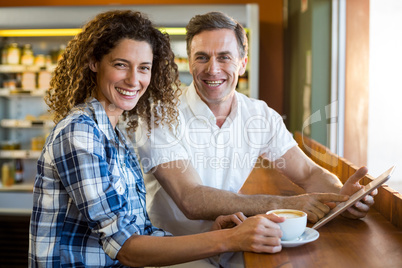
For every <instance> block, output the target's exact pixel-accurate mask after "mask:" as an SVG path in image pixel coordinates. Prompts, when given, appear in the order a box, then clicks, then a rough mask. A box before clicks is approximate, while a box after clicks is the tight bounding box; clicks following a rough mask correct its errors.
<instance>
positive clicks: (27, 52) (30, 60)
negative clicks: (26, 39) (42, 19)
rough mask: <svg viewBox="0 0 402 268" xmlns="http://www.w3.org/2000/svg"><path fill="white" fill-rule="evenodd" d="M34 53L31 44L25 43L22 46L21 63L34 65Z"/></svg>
mask: <svg viewBox="0 0 402 268" xmlns="http://www.w3.org/2000/svg"><path fill="white" fill-rule="evenodd" d="M34 58H35V57H34V53H33V50H32V46H31V44H25V45H24V46H23V47H22V54H21V64H22V65H33V64H34Z"/></svg>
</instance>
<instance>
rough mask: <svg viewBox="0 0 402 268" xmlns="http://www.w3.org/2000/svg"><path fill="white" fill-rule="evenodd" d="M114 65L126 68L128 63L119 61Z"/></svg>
mask: <svg viewBox="0 0 402 268" xmlns="http://www.w3.org/2000/svg"><path fill="white" fill-rule="evenodd" d="M114 66H116V67H120V68H124V67H126V64H125V63H122V62H117V63H115V64H114Z"/></svg>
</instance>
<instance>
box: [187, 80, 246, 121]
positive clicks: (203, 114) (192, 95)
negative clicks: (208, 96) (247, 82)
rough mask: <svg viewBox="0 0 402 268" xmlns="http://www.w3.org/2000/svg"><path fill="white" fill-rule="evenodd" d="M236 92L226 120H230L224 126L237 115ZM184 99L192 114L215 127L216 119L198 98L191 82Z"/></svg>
mask: <svg viewBox="0 0 402 268" xmlns="http://www.w3.org/2000/svg"><path fill="white" fill-rule="evenodd" d="M237 94H238V93H237V92H235V94H234V99H233V102H232V107H231V109H230V113H229V116H228V118H229V119H230V120H226V121H225V123H224V125H226V124H230V122H233V120H234V119H235V117H236V115H237V109H238V104H237V102H238V100H239V98H238V96H237ZM185 96H186V99H187V103H188V106H189V107H190V109H191V111H192V112H193V114H194V115H195V116H196V117H198V118H199V119H201V120H204V121H207V122H210V123H211V124H212V125H216V117H215V115H214V114H213V113H212V111H211V110H210V109H209V107H208V105H207V104H206V103H205V102H204V101H203V100H202V99H201V98H200V96H199V95H198V94H197V91H196V90H195V87H194V82H192V83H191V84H190V85H189V86H188V88H187V91H186V93H185Z"/></svg>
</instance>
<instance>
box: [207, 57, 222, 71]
mask: <svg viewBox="0 0 402 268" xmlns="http://www.w3.org/2000/svg"><path fill="white" fill-rule="evenodd" d="M219 72H220V66H219V63H218V62H217V60H215V59H210V61H209V62H208V67H207V73H209V74H217V73H219Z"/></svg>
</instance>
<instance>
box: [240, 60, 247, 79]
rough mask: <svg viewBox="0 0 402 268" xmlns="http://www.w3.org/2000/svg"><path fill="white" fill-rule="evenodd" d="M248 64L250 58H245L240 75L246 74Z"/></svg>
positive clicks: (242, 61)
mask: <svg viewBox="0 0 402 268" xmlns="http://www.w3.org/2000/svg"><path fill="white" fill-rule="evenodd" d="M247 62H248V57H247V56H245V57H244V58H243V59H242V60H241V67H240V70H239V75H243V74H244V73H245V72H246V67H247Z"/></svg>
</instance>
